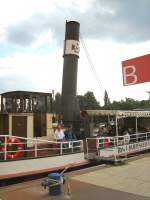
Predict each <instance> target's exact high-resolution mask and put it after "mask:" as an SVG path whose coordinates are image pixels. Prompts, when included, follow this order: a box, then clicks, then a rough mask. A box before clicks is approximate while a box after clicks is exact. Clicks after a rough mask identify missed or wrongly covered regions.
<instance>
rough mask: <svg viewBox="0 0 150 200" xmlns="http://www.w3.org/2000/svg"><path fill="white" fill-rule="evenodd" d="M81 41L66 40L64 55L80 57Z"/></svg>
mask: <svg viewBox="0 0 150 200" xmlns="http://www.w3.org/2000/svg"><path fill="white" fill-rule="evenodd" d="M79 44H80V43H79V41H77V40H66V41H65V48H64V54H65V55H68V54H73V55H77V56H79V52H80V45H79Z"/></svg>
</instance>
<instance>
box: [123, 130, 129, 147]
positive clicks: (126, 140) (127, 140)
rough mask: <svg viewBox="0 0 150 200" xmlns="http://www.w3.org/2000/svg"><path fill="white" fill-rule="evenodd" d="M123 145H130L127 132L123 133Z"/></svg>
mask: <svg viewBox="0 0 150 200" xmlns="http://www.w3.org/2000/svg"><path fill="white" fill-rule="evenodd" d="M124 143H125V144H129V143H130V134H129V133H128V131H125V132H124Z"/></svg>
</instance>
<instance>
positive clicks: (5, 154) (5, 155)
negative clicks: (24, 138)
mask: <svg viewBox="0 0 150 200" xmlns="http://www.w3.org/2000/svg"><path fill="white" fill-rule="evenodd" d="M4 160H7V136H5V138H4Z"/></svg>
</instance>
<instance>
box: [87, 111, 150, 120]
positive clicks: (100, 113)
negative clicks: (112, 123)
mask: <svg viewBox="0 0 150 200" xmlns="http://www.w3.org/2000/svg"><path fill="white" fill-rule="evenodd" d="M86 112H87V114H88V115H89V116H108V115H109V116H117V117H119V118H122V117H150V111H130V110H86Z"/></svg>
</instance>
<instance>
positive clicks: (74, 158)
mask: <svg viewBox="0 0 150 200" xmlns="http://www.w3.org/2000/svg"><path fill="white" fill-rule="evenodd" d="M87 163H88V162H87V161H86V160H85V159H84V153H75V154H69V155H63V156H55V157H47V158H37V159H28V160H18V161H9V162H0V180H2V179H6V178H13V177H17V176H18V177H19V176H24V175H30V174H32V175H33V174H36V173H42V172H46V171H53V170H59V169H63V168H64V167H65V166H66V165H68V164H71V165H72V167H74V166H78V165H84V164H87Z"/></svg>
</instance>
